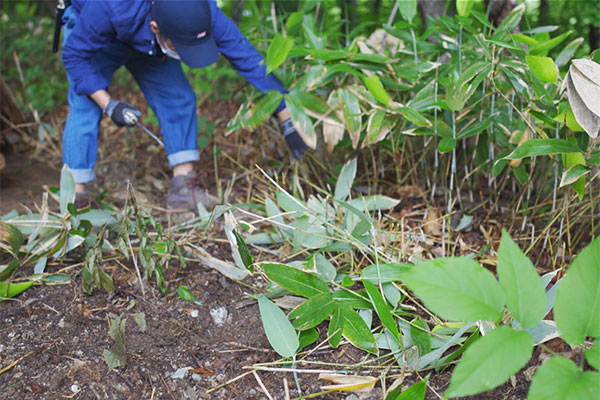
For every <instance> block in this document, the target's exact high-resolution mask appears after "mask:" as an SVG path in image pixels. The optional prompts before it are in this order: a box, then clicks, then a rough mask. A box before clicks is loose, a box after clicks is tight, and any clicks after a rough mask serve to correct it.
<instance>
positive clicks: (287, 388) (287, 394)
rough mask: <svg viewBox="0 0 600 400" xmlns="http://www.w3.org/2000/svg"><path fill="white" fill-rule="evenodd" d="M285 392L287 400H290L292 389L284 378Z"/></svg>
mask: <svg viewBox="0 0 600 400" xmlns="http://www.w3.org/2000/svg"><path fill="white" fill-rule="evenodd" d="M283 392H284V394H285V400H290V388H289V387H288V381H287V378H283Z"/></svg>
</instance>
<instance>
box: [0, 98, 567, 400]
mask: <svg viewBox="0 0 600 400" xmlns="http://www.w3.org/2000/svg"><path fill="white" fill-rule="evenodd" d="M125 100H127V99H125ZM130 101H131V100H130ZM134 104H135V102H134ZM210 109H211V110H214V111H213V112H212V114H209V113H208V112H206V113H205V115H207V116H208V117H209V120H210V121H213V122H215V123H216V126H217V130H216V135H220V134H222V133H223V131H224V126H225V123H226V120H227V118H228V117H230V116H231V115H233V114H234V112H235V109H236V107H235V106H234V105H231V104H230V103H223V104H216V105H213V106H212V107H211V108H210ZM107 123H108V121H106V120H105V121H103V127H104V126H106V124H107ZM261 134H264V133H261ZM127 135H135V136H134V137H135V140H131V137H130V136H127ZM248 140H250V139H246V138H244V137H240V136H239V135H237V136H233V137H230V138H227V139H221V140H219V143H218V144H219V146H220V147H221V150H222V152H223V153H226V154H229V155H230V156H231V158H234V159H239V160H241V161H240V162H241V163H242V165H245V166H252V165H254V164H255V163H256V162H257V160H261V157H262V156H261V153H264V151H265V150H266V151H267V152H268V153H270V154H271V155H273V156H274V157H275V158H277V157H279V154H277V153H281V151H280V150H279V149H278V146H281V144H282V143H283V141H279V142H273V143H270V144H269V142H270V140H271V138H269V140H265V137H264V136H263V137H261V138H259V140H256V141H255V143H250V144H248V143H247V141H248ZM258 142H260V143H263V144H261V145H258V144H257V143H258ZM265 143H266V144H265ZM210 146H212V144H210V145H209V148H211V147H210ZM206 153H209V152H208V151H207V152H205V154H206ZM24 160H26V157H24V155H17V154H12V155H9V157H8V158H7V167H6V169H4V170H3V171H2V173H1V175H0V176H1V181H0V183H1V190H0V213H1V214H4V213H6V212H7V211H9V210H10V209H13V208H17V209H18V210H19V211H20V212H23V211H24V209H23V208H22V207H20V206H19V204H20V203H22V204H25V205H26V206H28V207H30V208H32V209H33V208H34V207H35V204H39V202H40V199H41V193H42V189H41V187H42V185H58V180H59V168H60V159H58V160H54V162H53V163H52V162H51V163H48V162H44V163H40V162H37V161H35V160H34V161H32V162H27V161H24ZM99 160H100V161H99V163H98V168H97V173H98V186H97V188H96V192H97V190H98V188H102V189H104V190H106V193H105V195H104V196H105V197H104V198H105V199H107V200H108V201H111V202H113V203H114V204H116V205H117V206H119V205H120V204H122V201H123V200H124V193H125V187H126V179H125V177H127V178H129V179H131V180H132V182H133V185H134V187H135V188H136V190H137V192H138V193H139V194H140V195H141V196H142V197H144V199H145V200H144V201H145V202H146V204H147V205H149V207H151V208H152V209H153V212H154V213H155V214H156V215H158V216H159V217H160V218H162V217H164V214H162V213H163V210H162V207H163V203H164V195H165V193H166V188H167V185H168V181H169V172H168V169H167V168H166V164H167V163H166V157H165V155H164V154H163V152H162V149H160V148H158V146H157V145H156V144H155V143H154V142H153V141H152V139H150V138H148V137H145V136H144V134H143V133H142V132H141V131H135V130H124V129H121V130H115V129H113V128H111V129H108V128H107V129H105V130H104V132H103V137H102V144H101V146H100V155H99ZM223 160H228V158H227V157H224V156H223V154H222V155H221V156H219V163H221V164H219V170H218V171H216V170H215V163H214V159H213V158H212V157H211V156H209V155H206V156H204V157H203V160H202V161H201V164H200V166H199V168H198V169H199V170H200V171H203V172H204V173H205V177H206V182H207V186H208V187H211V186H212V187H214V185H217V184H221V185H226V182H227V180H228V179H230V177H231V175H232V174H233V172H235V168H236V166H235V165H232V164H231V163H228V162H224V161H223ZM232 171H233V172H232ZM239 172H240V171H239V170H238V173H239ZM247 185H248V184H247V183H242V184H240V185H239V186H238V187H236V189H235V193H234V196H238V197H239V198H240V200H243V199H244V197H248V195H247V194H246V192H245V191H246V189H248V188H247ZM248 190H249V189H248ZM387 191H388V192H390V193H386V194H388V195H392V196H394V195H395V196H402V195H403V194H404V195H406V196H411V194H407V193H402V192H401V191H398V190H392V189H388V190H387ZM414 203H415V202H413V203H411V202H405V203H402V204H401V207H400V208H397V209H395V210H394V211H393V212H394V213H396V214H397V215H407V216H409V217H408V218H409V219H410V215H411V213H413V212H414V211H415V209H418V207H416V206H415V204H414ZM55 206H56V205H55ZM421 215H422V214H421ZM483 218H485V215H483V214H482V217H481V218H480V220H479V222H477V224H481V223H482V222H483V221H482V219H483ZM487 218H489V214H488V216H487ZM476 221H477V219H476ZM492 228H493V229H492ZM486 231H488V232H490V233H491V234H492V236H493V237H495V238H497V237H499V227H497V226H491V227H489V228H488V227H487V226H486ZM220 237H223V233H222V232H221V231H219V230H218V229H216V230H215V231H214V232H211V233H210V234H209V239H208V240H207V241H206V243H202V245H203V246H204V247H205V248H206V249H207V250H208V251H209V252H210V253H211V254H212V255H214V256H215V257H217V258H220V259H224V260H230V259H231V256H230V251H229V248H228V247H225V246H224V245H223V243H222V242H221V241H219V240H218V239H219V238H220ZM464 240H465V241H467V242H468V245H470V246H472V247H473V248H477V247H478V246H480V245H482V243H485V238H484V235H483V234H481V233H480V229H479V225H475V227H474V229H473V234H472V235H469V236H465V239H464ZM79 256H80V257H73V258H71V259H68V260H64V262H63V263H60V264H58V263H55V264H52V265H49V267H48V269H49V270H50V271H57V270H59V269H61V268H64V267H67V266H69V265H75V264H77V263H79V262H81V261H82V260H83V254H80V255H79ZM257 256H259V257H260V256H261V255H260V254H257ZM104 268H105V270H106V271H107V272H109V273H110V274H111V275H112V277H113V280H114V282H115V286H116V287H115V291H114V293H107V292H104V291H98V290H97V291H96V292H95V293H94V294H93V295H91V296H86V295H84V294H83V293H82V292H81V277H80V275H79V271H80V267H79V266H75V267H73V268H70V269H68V271H69V274H70V276H71V283H70V284H68V285H48V284H44V285H39V286H35V287H33V288H31V289H29V290H27V291H26V292H24V293H23V294H22V295H20V296H18V297H17V298H16V299H15V300H11V301H5V302H2V303H0V321H2V324H1V325H0V369H1V368H6V367H7V366H12V367H11V368H10V369H8V370H6V371H2V372H1V373H0V399H61V398H65V399H119V400H120V399H171V400H173V399H266V398H267V395H266V394H265V392H264V390H263V389H261V387H260V384H259V380H260V382H262V384H264V386H265V388H266V391H268V392H269V393H270V395H272V396H273V398H275V399H284V398H285V394H284V387H285V386H287V387H288V388H289V391H290V396H291V397H292V398H294V397H297V396H299V393H298V391H297V389H296V383H295V382H294V377H293V375H292V374H290V373H286V372H258V373H257V376H254V375H253V374H247V375H245V376H242V374H244V373H246V372H247V369H244V367H248V366H251V365H253V364H255V363H258V362H269V361H275V360H278V359H279V356H278V355H277V354H276V353H275V352H274V351H273V350H272V349H271V348H270V346H269V343H268V341H267V339H266V337H265V335H264V331H263V328H262V323H261V320H260V316H259V312H258V307H257V304H256V302H255V301H253V300H251V299H249V298H248V297H247V296H246V293H247V292H248V293H256V290H255V288H259V289H260V288H261V286H262V285H263V283H262V282H260V281H258V280H256V279H254V278H250V279H248V281H247V282H244V284H245V285H249V286H245V285H243V284H240V283H236V282H233V281H230V280H228V279H226V278H225V277H223V276H222V275H220V274H219V273H218V272H216V271H214V270H212V269H210V268H209V267H207V266H204V265H201V264H194V263H191V264H190V265H188V267H187V268H186V269H182V268H180V267H179V266H178V265H175V264H172V265H171V266H170V267H169V268H168V269H167V270H166V274H165V279H166V281H167V282H168V283H169V288H170V291H169V293H168V294H167V295H164V294H161V293H160V292H159V291H158V290H157V289H156V286H155V285H154V284H153V283H146V285H145V290H146V291H145V295H143V294H142V292H141V289H140V285H139V282H137V280H136V278H135V273H134V269H133V265H131V264H130V263H120V262H107V263H106V264H105V265H104ZM21 273H22V274H28V273H31V271H21ZM179 285H186V286H188V287H189V288H190V290H191V291H192V293H193V294H194V295H195V296H196V298H197V300H198V301H199V302H200V303H201V305H195V304H191V303H186V302H184V301H183V300H181V299H180V298H179V297H178V296H177V294H176V293H175V292H174V290H175V288H176V287H177V286H179ZM131 305H133V307H132V308H131V309H129V310H127V307H128V306H131ZM223 309H224V310H226V316H225V318H224V320H223V321H218V320H216V319H215V318H214V316H213V315H211V312H212V313H213V314H215V313H216V311H215V310H221V311H222V310H223ZM132 313H144V314H145V320H146V323H147V330H146V331H142V330H141V329H140V328H139V327H138V326H137V325H136V323H135V322H134V321H133V318H132V317H131V316H130V317H129V318H128V321H127V327H126V349H127V355H128V357H127V358H128V365H127V366H126V367H125V368H118V369H116V370H109V369H108V368H107V366H106V364H105V362H104V359H103V356H102V352H103V350H104V349H106V348H108V347H109V346H111V344H112V343H113V341H112V339H111V338H110V337H109V335H108V329H109V320H110V316H111V315H131V314H132ZM326 332H327V330H326V328H325V329H323V327H320V333H321V338H320V339H321V340H323V339H325V337H326ZM557 346H561V344H557ZM556 350H558V351H561V349H560V348H557V349H556ZM563 350H564V349H563ZM538 356H539V350H538V354H536V355H535V356H534V358H533V359H532V363H531V364H530V365H528V366H527V367H526V368H524V369H523V371H521V372H519V373H518V374H517V375H516V376H515V379H514V380H512V381H511V382H509V383H507V384H505V385H503V386H501V387H500V388H497V389H496V390H494V391H492V392H488V393H485V394H482V395H479V396H477V397H475V398H480V399H492V398H493V399H523V398H525V397H526V392H527V388H528V386H529V380H530V379H531V377H530V375H531V372H532V370H531V367H532V366H534V365H535V364H536V362H537V360H538ZM364 357H365V354H364V353H363V352H360V351H358V350H356V349H355V348H353V347H351V346H348V345H346V346H342V347H340V348H338V349H336V350H323V351H317V352H315V353H314V354H313V355H312V356H311V360H313V361H320V362H331V363H336V364H340V365H342V364H349V365H351V364H356V363H359V362H360V361H361V360H363V359H364ZM299 367H302V368H318V366H317V367H315V366H314V365H300V366H299ZM181 368H187V373H186V374H185V376H183V377H177V375H176V374H175V373H176V371H178V370H180V369H181ZM180 372H181V371H180ZM362 372H363V373H364V371H362ZM174 374H175V376H174ZM450 374H451V371H450V370H446V371H442V372H439V373H433V375H432V376H431V378H430V381H429V388H428V391H427V398H428V399H437V398H440V397H439V395H441V394H442V393H443V392H444V390H445V388H446V387H447V385H448V384H449V379H450ZM238 377H240V378H239V379H237V380H234V379H235V378H238ZM232 380H234V381H232ZM230 381H231V382H230ZM414 381H415V377H414V376H409V377H407V379H406V381H405V385H409V384H410V383H412V382H414ZM227 382H230V383H229V384H227V385H224V386H223V387H221V388H218V389H215V388H216V387H218V386H219V385H222V384H225V383H227ZM390 383H391V381H388V382H387V384H388V385H389V384H390ZM299 384H300V387H301V389H302V392H303V394H304V395H310V394H311V393H313V394H314V393H318V392H319V391H320V388H319V387H320V386H321V385H322V384H323V383H322V382H319V381H318V380H317V376H316V375H315V374H301V375H300V376H299ZM211 389H214V390H213V391H211V392H210V393H209V391H210V390H211ZM352 396H354V395H351V394H349V393H339V394H328V395H324V396H317V397H315V398H323V399H348V400H351V399H355V398H356V397H352ZM361 398H367V399H380V398H382V388H381V385H380V384H377V386H376V388H375V390H374V391H373V392H371V393H370V394H368V395H364V396H362V397H361Z"/></svg>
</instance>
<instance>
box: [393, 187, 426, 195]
mask: <svg viewBox="0 0 600 400" xmlns="http://www.w3.org/2000/svg"><path fill="white" fill-rule="evenodd" d="M398 191H399V192H400V197H423V196H425V192H424V191H423V189H422V188H421V187H420V186H417V185H404V186H401V187H400V188H399V189H398Z"/></svg>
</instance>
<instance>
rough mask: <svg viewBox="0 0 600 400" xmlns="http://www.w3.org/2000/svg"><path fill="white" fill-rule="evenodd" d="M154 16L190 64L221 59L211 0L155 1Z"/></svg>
mask: <svg viewBox="0 0 600 400" xmlns="http://www.w3.org/2000/svg"><path fill="white" fill-rule="evenodd" d="M151 15H152V20H153V21H155V22H156V24H157V25H158V29H159V30H160V32H161V33H162V34H164V35H165V36H166V37H168V38H169V39H171V42H173V46H175V50H176V51H177V54H179V57H181V60H182V61H183V62H184V63H186V64H187V65H189V66H190V67H194V68H202V67H206V66H207V65H210V64H214V63H215V62H216V61H217V60H218V59H219V51H218V50H217V44H216V43H215V39H214V37H213V35H212V21H211V17H210V4H209V3H208V1H207V0H153V1H152V9H151Z"/></svg>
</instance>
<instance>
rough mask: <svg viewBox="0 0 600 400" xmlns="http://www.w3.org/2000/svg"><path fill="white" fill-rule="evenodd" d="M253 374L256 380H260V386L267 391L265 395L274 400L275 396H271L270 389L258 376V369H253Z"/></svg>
mask: <svg viewBox="0 0 600 400" xmlns="http://www.w3.org/2000/svg"><path fill="white" fill-rule="evenodd" d="M252 375H254V378H255V379H256V382H258V386H260V388H261V389H262V391H263V392H264V393H265V395H266V396H267V397H268V398H269V400H273V396H271V393H269V391H268V390H267V388H266V387H265V385H264V383H263V382H262V380H261V379H260V376H258V374H257V373H256V371H252Z"/></svg>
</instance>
